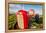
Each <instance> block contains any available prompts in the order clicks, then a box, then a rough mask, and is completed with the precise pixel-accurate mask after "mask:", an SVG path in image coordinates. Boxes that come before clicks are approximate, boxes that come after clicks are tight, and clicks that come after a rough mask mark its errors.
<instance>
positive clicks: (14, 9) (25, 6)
mask: <svg viewBox="0 0 46 33" xmlns="http://www.w3.org/2000/svg"><path fill="white" fill-rule="evenodd" d="M21 9H24V10H27V11H29V10H30V9H34V11H35V13H38V14H41V15H42V6H41V5H31V4H9V11H10V12H17V11H18V10H21Z"/></svg>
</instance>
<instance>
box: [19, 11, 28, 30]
mask: <svg viewBox="0 0 46 33" xmlns="http://www.w3.org/2000/svg"><path fill="white" fill-rule="evenodd" d="M19 12H21V13H22V15H23V20H24V22H23V23H24V29H26V28H28V15H27V11H25V10H19Z"/></svg>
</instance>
